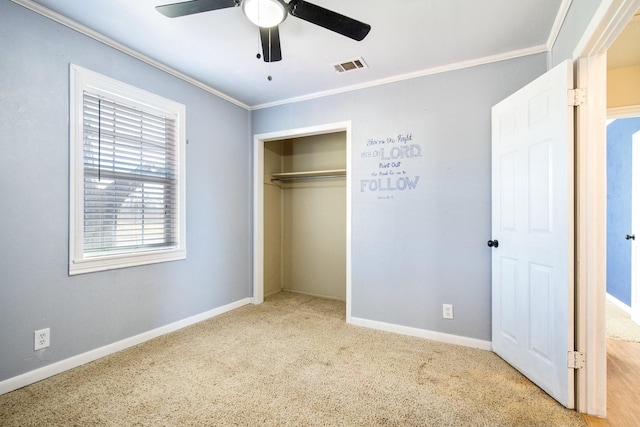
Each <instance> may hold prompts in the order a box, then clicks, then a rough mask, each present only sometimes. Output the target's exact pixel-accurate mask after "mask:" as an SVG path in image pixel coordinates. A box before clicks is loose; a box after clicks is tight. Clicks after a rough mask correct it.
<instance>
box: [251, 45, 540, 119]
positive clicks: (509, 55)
mask: <svg viewBox="0 0 640 427" xmlns="http://www.w3.org/2000/svg"><path fill="white" fill-rule="evenodd" d="M545 52H547V47H546V45H538V46H533V47H529V48H525V49H520V50H514V51H511V52H505V53H500V54H497V55H491V56H485V57H482V58H477V59H471V60H468V61H462V62H456V63H454V64H448V65H443V66H440V67H434V68H428V69H424V70H420V71H415V72H411V73H406V74H399V75H397V76H392V77H387V78H384V79H378V80H372V81H370V82H365V83H361V84H357V85H352V86H345V87H341V88H338V89H332V90H327V91H322V92H315V93H311V94H308V95H303V96H298V97H294V98H288V99H283V100H281V101H274V102H269V103H265V104H259V105H254V106H252V107H250V110H252V111H253V110H260V109H264V108H270V107H276V106H279V105H285V104H292V103H296V102H301V101H309V100H311V99H316V98H323V97H325V96H331V95H337V94H340V93H345V92H352V91H355V90H359V89H366V88H371V87H375V86H382V85H386V84H389V83H396V82H400V81H403V80H411V79H415V78H418V77H424V76H430V75H433V74H440V73H446V72H449V71H456V70H462V69H465V68H471V67H477V66H479V65H485V64H491V63H493V62H500V61H506V60H509V59H515V58H520V57H523V56H529V55H535V54H538V53H545Z"/></svg>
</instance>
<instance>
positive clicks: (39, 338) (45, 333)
mask: <svg viewBox="0 0 640 427" xmlns="http://www.w3.org/2000/svg"><path fill="white" fill-rule="evenodd" d="M33 335H34V342H33V350H34V351H35V350H40V349H43V348H47V347H49V345H50V341H49V340H50V338H51V331H50V330H49V328H46V329H40V330H39V331H35V332H34V333H33Z"/></svg>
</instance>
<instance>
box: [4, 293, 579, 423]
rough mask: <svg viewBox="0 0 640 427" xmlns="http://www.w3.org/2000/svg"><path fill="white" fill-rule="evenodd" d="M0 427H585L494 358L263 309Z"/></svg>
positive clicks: (311, 313) (71, 374)
mask: <svg viewBox="0 0 640 427" xmlns="http://www.w3.org/2000/svg"><path fill="white" fill-rule="evenodd" d="M0 425H2V426H71V425H73V426H93V425H113V426H129V425H145V426H146V425H154V426H155V425H157V426H228V425H229V426H231V425H233V426H260V425H264V426H583V425H584V422H583V421H582V419H581V418H580V417H579V416H578V414H577V413H575V412H574V411H569V410H566V409H564V408H563V407H561V406H560V405H559V404H557V403H556V402H555V401H554V400H552V399H551V398H550V397H548V396H547V395H546V394H545V393H544V392H542V391H541V390H540V389H538V388H537V387H536V386H534V385H533V384H532V383H531V382H529V381H528V380H527V379H526V378H524V377H523V376H521V375H520V374H518V373H517V372H516V371H515V370H514V369H512V368H511V367H510V366H509V365H507V364H506V363H504V362H503V361H502V360H501V359H500V358H498V357H497V356H495V355H494V354H493V353H491V352H487V351H482V350H475V349H469V348H465V347H458V346H453V345H448V344H443V343H437V342H432V341H428V340H423V339H418V338H412V337H406V336H401V335H395V334H391V333H386V332H380V331H374V330H369V329H365V328H359V327H355V326H350V325H347V324H346V323H345V320H344V303H340V302H336V301H329V300H323V299H318V298H313V297H309V296H304V295H297V294H291V293H280V294H276V295H274V296H272V297H270V298H269V299H268V300H267V301H266V302H265V303H264V304H262V305H259V306H246V307H242V308H240V309H237V310H234V311H233V312H230V313H226V314H224V315H221V316H218V317H216V318H214V319H211V320H208V321H205V322H202V323H199V324H197V325H194V326H192V327H189V328H185V329H183V330H181V331H178V332H175V333H172V334H170V335H167V336H164V337H160V338H158V339H155V340H152V341H149V342H147V343H144V344H141V345H139V346H137V347H134V348H131V349H128V350H125V351H122V352H120V353H117V354H114V355H111V356H109V357H106V358H104V359H101V360H98V361H95V362H92V363H89V364H87V365H84V366H81V367H79V368H76V369H73V370H71V371H68V372H65V373H62V374H60V375H57V376H55V377H52V378H49V379H47V380H45V381H41V382H39V383H37V384H33V385H30V386H28V387H25V388H22V389H20V390H16V391H14V392H11V393H7V394H5V395H3V396H0Z"/></svg>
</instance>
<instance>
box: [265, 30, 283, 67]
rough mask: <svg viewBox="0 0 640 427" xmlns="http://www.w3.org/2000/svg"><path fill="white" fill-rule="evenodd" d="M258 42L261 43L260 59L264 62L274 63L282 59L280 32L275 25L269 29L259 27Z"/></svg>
mask: <svg viewBox="0 0 640 427" xmlns="http://www.w3.org/2000/svg"><path fill="white" fill-rule="evenodd" d="M260 42H261V43H262V57H263V58H264V62H275V61H280V60H281V59H282V51H281V50H280V31H279V30H278V26H277V25H276V26H275V27H271V28H262V27H260Z"/></svg>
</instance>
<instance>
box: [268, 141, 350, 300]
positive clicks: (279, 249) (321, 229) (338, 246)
mask: <svg viewBox="0 0 640 427" xmlns="http://www.w3.org/2000/svg"><path fill="white" fill-rule="evenodd" d="M346 166H347V165H346V143H345V133H344V132H336V133H327V134H321V135H313V136H305V137H302V138H291V139H284V140H275V141H268V142H265V144H264V295H265V296H269V295H272V294H275V293H278V292H280V291H289V292H296V293H301V294H306V295H311V296H317V297H322V298H329V299H335V300H340V301H346V241H345V235H346V219H347V218H346V217H347V215H346Z"/></svg>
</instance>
